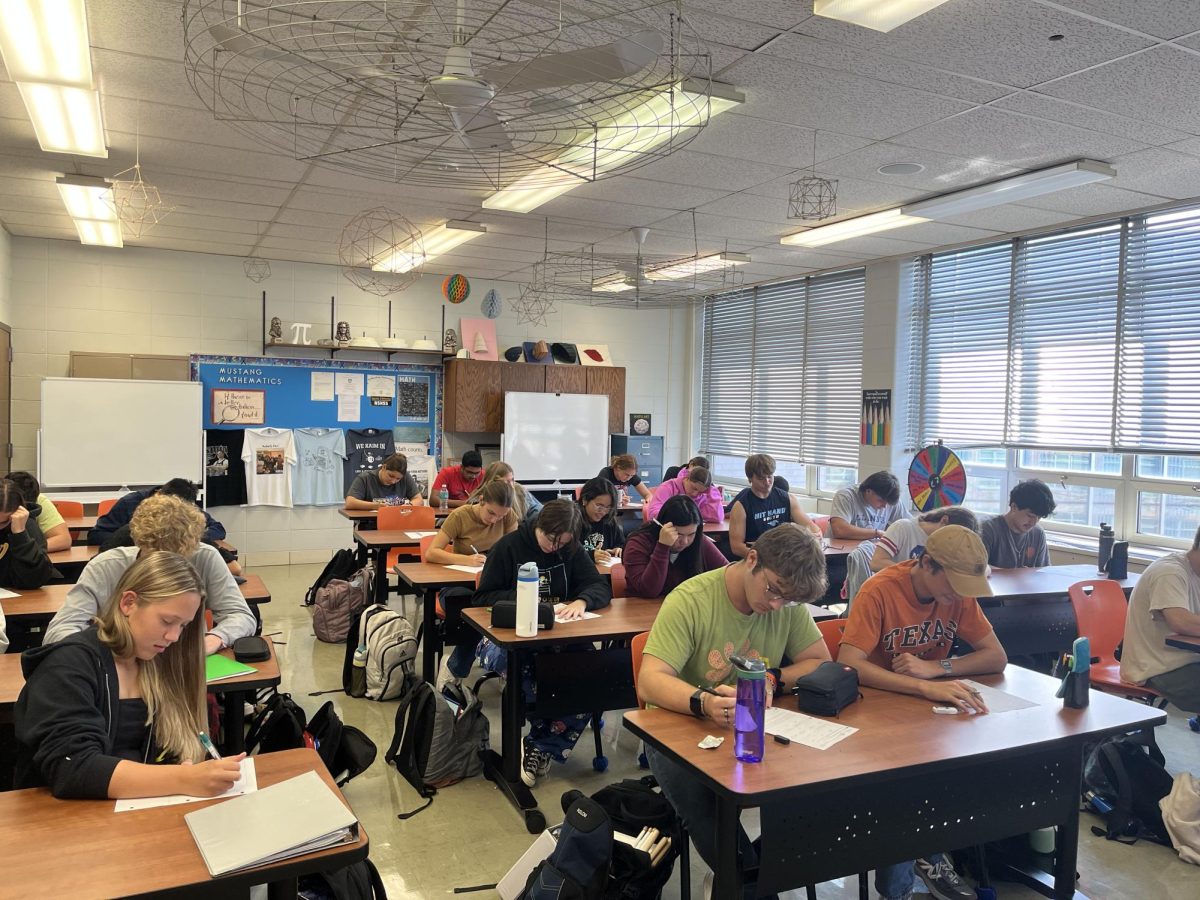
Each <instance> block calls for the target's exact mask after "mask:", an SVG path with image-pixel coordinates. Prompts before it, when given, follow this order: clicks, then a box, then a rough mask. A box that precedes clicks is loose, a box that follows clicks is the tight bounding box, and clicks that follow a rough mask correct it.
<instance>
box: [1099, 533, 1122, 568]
mask: <svg viewBox="0 0 1200 900" xmlns="http://www.w3.org/2000/svg"><path fill="white" fill-rule="evenodd" d="M1116 539H1117V533H1116V532H1115V531H1113V529H1112V528H1111V527H1110V526H1109V524H1108V523H1107V522H1101V523H1100V550H1099V553H1098V554H1097V556H1096V568H1097V570H1098V571H1099V572H1101V573H1104V572H1107V571H1108V560H1109V558H1110V557H1111V556H1112V549H1113V543H1114V542H1115V541H1116Z"/></svg>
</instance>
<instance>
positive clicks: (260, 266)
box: [242, 256, 271, 284]
mask: <svg viewBox="0 0 1200 900" xmlns="http://www.w3.org/2000/svg"><path fill="white" fill-rule="evenodd" d="M242 271H243V272H245V273H246V277H247V278H249V279H250V280H251V281H253V282H254V283H255V284H260V283H262V282H264V281H266V280H267V279H268V278H270V277H271V264H270V263H269V262H268V261H267V260H265V259H259V258H258V257H257V256H248V257H246V258H245V259H244V260H242Z"/></svg>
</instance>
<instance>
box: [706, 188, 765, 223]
mask: <svg viewBox="0 0 1200 900" xmlns="http://www.w3.org/2000/svg"><path fill="white" fill-rule="evenodd" d="M697 212H702V213H704V214H706V215H710V216H730V217H733V218H737V219H754V220H757V221H759V222H774V223H778V224H779V225H780V226H783V225H785V224H788V217H787V214H788V193H787V190H786V189H785V190H783V191H782V192H781V193H780V194H779V195H777V196H774V197H763V196H760V195H758V194H751V193H749V192H745V193H740V194H729V195H728V196H726V197H722V198H721V199H720V200H714V201H713V202H712V203H706V204H704V205H703V206H701V207H699V208H698V209H697Z"/></svg>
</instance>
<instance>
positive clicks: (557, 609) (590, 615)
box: [554, 603, 600, 622]
mask: <svg viewBox="0 0 1200 900" xmlns="http://www.w3.org/2000/svg"><path fill="white" fill-rule="evenodd" d="M566 606H567V604H565V603H555V604H554V621H555V622H568V621H569V622H575V621H578V620H577V619H563V618H560V616H561V615H562V611H563V610H564V609H566ZM581 618H583V619H598V618H600V613H594V612H585V613H584V614H583V615H582V616H581Z"/></svg>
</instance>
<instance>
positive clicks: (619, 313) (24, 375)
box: [0, 229, 693, 565]
mask: <svg viewBox="0 0 1200 900" xmlns="http://www.w3.org/2000/svg"><path fill="white" fill-rule="evenodd" d="M6 260H7V266H8V273H7V275H6V268H5V267H6ZM465 274H466V275H467V276H468V277H470V272H466V273H465ZM6 286H7V291H8V293H7V296H6V294H5V289H6ZM490 287H495V288H497V289H498V290H499V291H500V295H501V297H502V298H503V299H504V300H505V301H508V300H511V299H513V298H515V297H516V295H517V288H516V286H515V285H513V284H507V283H492V282H487V281H482V280H480V281H475V280H473V281H472V282H471V296H470V298H469V299H468V300H467V301H466V302H465V303H463V304H462V305H461V306H452V305H448V304H444V301H443V300H442V298H441V276H437V277H434V276H428V277H425V278H423V279H421V281H419V282H418V283H417V284H416V285H414V286H412V287H411V288H409V289H408V290H406V291H404V292H402V293H399V294H395V295H393V297H392V321H393V325H394V327H393V331H394V332H395V333H396V334H397V336H400V337H404V338H406V339H407V340H408V341H409V343H412V341H414V340H416V339H418V338H420V337H422V336H425V335H428V336H429V337H430V338H431V339H433V340H436V341H438V342H439V343H440V341H441V321H442V308H443V306H445V308H446V324H447V326H448V327H453V328H455V329H456V330H458V327H459V326H458V319H459V317H460V316H479V315H480V312H479V304H480V302H481V301H482V299H483V295H484V293H485V292H486V291H487V289H488V288H490ZM263 289H266V291H267V316H268V318H269V317H271V316H279V317H280V318H281V319H282V320H283V321H284V323H285V329H286V325H287V324H288V323H291V322H296V321H307V322H312V323H313V326H314V327H313V329H312V335H313V337H314V338H315V337H323V336H324V335H325V333H326V330H327V326H328V322H329V301H330V297H335V298H336V302H337V318H338V319H344V320H346V321H348V322H349V323H350V325H351V330H352V331H353V333H354V334H361V333H362V332H364V331H365V332H366V333H367V334H369V335H371V336H373V337H376V338H379V337H383V336H384V333H385V330H386V324H387V311H388V303H387V299H380V298H378V297H375V296H374V295H372V294H366V293H364V292H362V291H360V290H358V289H357V288H356V287H354V285H352V284H351V283H350V282H349V281H347V280H346V279H345V278H343V277H342V276H341V274H340V272H339V270H338V268H337V267H336V266H323V265H311V264H303V263H286V262H274V261H273V262H272V263H271V278H270V279H268V280H267V281H264V282H262V283H261V285H256V284H254V283H253V282H251V281H249V280H248V279H247V278H246V277H245V275H244V273H243V271H242V260H241V259H239V258H234V257H225V256H213V255H207V254H200V253H182V252H175V251H170V250H149V249H142V248H136V247H125V248H123V249H120V250H113V249H108V248H98V247H84V246H81V245H79V244H74V243H70V242H66V241H52V240H44V239H41V238H23V237H12V238H10V237H9V236H8V235H7V234H6V233H4V232H3V230H2V229H0V321H3V322H5V323H6V324H8V325H10V326H11V327H12V330H13V370H12V371H13V403H12V420H13V444H14V456H13V468H16V469H21V468H25V469H29V470H31V471H32V470H35V468H36V447H37V429H38V424H39V422H40V421H41V413H40V408H39V403H40V396H41V395H40V383H41V379H42V378H43V377H46V376H64V375H66V374H67V363H68V354H69V353H70V352H71V351H72V350H91V351H104V352H115V353H164V354H177V355H186V354H189V353H205V354H214V355H240V356H260V355H262V335H263V328H262V304H261V292H262V290H263ZM400 323H403V327H401V326H400ZM496 324H497V329H496V330H497V337H498V340H499V342H500V344H501V347H502V348H503V347H509V346H513V345H515V344H517V343H519V342H520V341H522V340H538V339H542V338H544V339H545V340H548V341H557V340H565V341H572V342H574V341H584V342H588V343H607V344H608V345H609V348H610V350H611V352H612V356H613V359H614V361H615V363H616V364H617V365H620V366H624V367H625V368H626V399H625V408H626V411H627V412H629V411H636V412H645V411H649V412H650V413H651V414H652V415H653V417H654V418H653V423H654V432H655V433H656V434H662V435H665V437H666V440H665V444H666V453H667V458H668V462H670V461H672V460H676V459H683V458H686V457H687V455H688V454H690V452H691V447H690V446H689V445H688V443H687V431H688V429H687V422H686V421H685V409H686V401H687V395H688V391H689V385H690V380H691V377H692V367H693V360H692V354H691V351H690V344H689V343H688V339H687V329H688V314H687V310H685V309H678V310H641V311H627V310H615V309H608V308H602V307H587V306H574V305H567V304H559V307H558V309H557V310H556V311H555V312H554V313H553V314H551V315H550V316H549V318H548V322H547V325H546V326H545V327H544V328H543V327H532V326H528V325H522V324H520V323H518V322H517V318H516V316H515V314H514V313H513V312H512V310H511V308H509V307H508V306H507V305H506V308H505V310H504V312H503V314H502V315H501V317H500V318H499V319H498V320H497V323H496ZM289 335H290V332H289V331H286V330H285V339H286V337H287V336H289ZM284 354H288V355H292V354H295V355H303V351H296V350H281V351H274V352H273V354H272V355H284ZM356 357H357V358H361V359H363V360H374V361H381V360H383V359H384V357H383V356H382V354H379V353H370V352H363V353H361V354H360V353H346V354H339V358H341V359H353V358H356ZM396 361H398V362H403V361H404V359H403V357H401V356H397V357H396ZM420 361H422V362H425V361H427V358H422V359H421V360H420ZM197 415H199V411H198V412H197ZM148 437H150V436H148ZM443 440H444V443H443V453H444V454H450V455H455V456H457V455H458V454H461V452H462V451H463V450H465V449H468V448H469V447H470V446H472V445H473V444H474V443H475V442H480V443H483V442H488V443H498V438H496V437H494V436H487V437H484V436H475V435H465V436H459V435H448V436H444V438H443ZM103 450H104V448H86V447H81V448H80V452H83V453H88V452H103ZM212 512H213V514H214V515H216V516H217V518H219V519H220V520H221V521H222V522H224V524H225V526H226V528H227V529H228V530H229V535H230V541H231V542H232V543H233V544H235V545H236V546H237V547H238V548H239V549H241V551H242V554H243V559H244V560H245V561H246V562H247V563H248V564H250V565H283V564H288V563H299V562H318V561H324V560H326V559H327V558H328V557H329V554H330V553H331V552H332V550H334V549H336V548H338V547H345V546H349V545H350V527H349V524H348V523H347V521H346V520H345V519H343V518H341V517H340V516H338V515H337V513H336V512H335V511H334V510H333V509H328V508H326V509H319V508H308V507H296V508H295V509H292V510H284V509H272V508H267V507H257V508H236V507H223V508H218V509H214V510H212Z"/></svg>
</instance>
